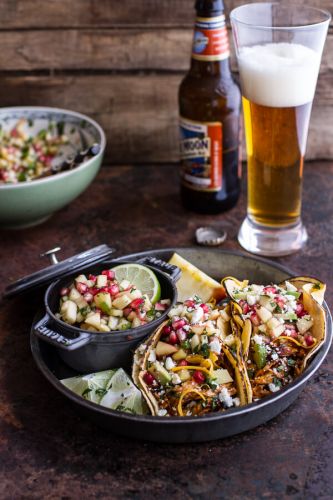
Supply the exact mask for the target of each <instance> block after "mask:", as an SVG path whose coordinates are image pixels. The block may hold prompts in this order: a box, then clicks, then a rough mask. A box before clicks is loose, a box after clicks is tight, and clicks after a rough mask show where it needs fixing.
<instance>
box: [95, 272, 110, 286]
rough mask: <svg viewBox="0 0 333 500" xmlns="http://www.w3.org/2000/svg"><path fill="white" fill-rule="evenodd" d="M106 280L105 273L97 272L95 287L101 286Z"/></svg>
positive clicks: (104, 284)
mask: <svg viewBox="0 0 333 500" xmlns="http://www.w3.org/2000/svg"><path fill="white" fill-rule="evenodd" d="M107 282H108V277H107V276H106V275H105V274H99V275H98V276H97V281H96V286H97V288H103V286H106V284H107Z"/></svg>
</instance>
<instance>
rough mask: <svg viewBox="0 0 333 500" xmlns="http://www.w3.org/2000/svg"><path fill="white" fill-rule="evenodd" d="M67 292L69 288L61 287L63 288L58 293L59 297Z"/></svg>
mask: <svg viewBox="0 0 333 500" xmlns="http://www.w3.org/2000/svg"><path fill="white" fill-rule="evenodd" d="M68 294H69V288H66V287H63V288H62V289H61V290H60V295H61V297H63V296H64V295H68Z"/></svg>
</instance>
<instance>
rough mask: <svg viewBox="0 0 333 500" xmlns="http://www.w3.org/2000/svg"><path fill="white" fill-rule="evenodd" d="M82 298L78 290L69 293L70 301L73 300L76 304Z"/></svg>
mask: <svg viewBox="0 0 333 500" xmlns="http://www.w3.org/2000/svg"><path fill="white" fill-rule="evenodd" d="M81 297H82V295H81V294H80V292H78V291H77V289H76V288H72V289H71V291H70V292H69V299H70V300H73V301H74V302H75V301H76V300H77V299H80V298H81Z"/></svg>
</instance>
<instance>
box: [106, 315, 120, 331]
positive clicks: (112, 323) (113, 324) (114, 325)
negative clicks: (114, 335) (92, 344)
mask: <svg viewBox="0 0 333 500" xmlns="http://www.w3.org/2000/svg"><path fill="white" fill-rule="evenodd" d="M118 323H119V319H118V318H116V317H115V316H110V317H109V323H108V325H109V328H110V330H118Z"/></svg>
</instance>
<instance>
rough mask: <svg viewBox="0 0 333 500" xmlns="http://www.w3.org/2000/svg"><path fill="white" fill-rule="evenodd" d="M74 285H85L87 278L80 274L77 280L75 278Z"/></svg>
mask: <svg viewBox="0 0 333 500" xmlns="http://www.w3.org/2000/svg"><path fill="white" fill-rule="evenodd" d="M75 281H76V283H84V284H85V285H86V284H87V281H88V280H87V278H86V276H85V275H84V274H80V275H79V276H78V277H77V278H75Z"/></svg>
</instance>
